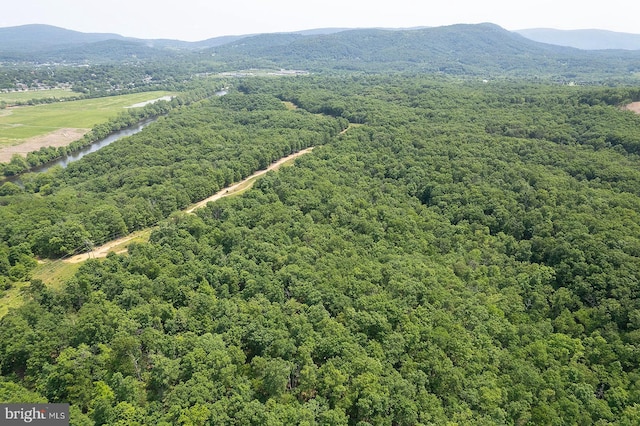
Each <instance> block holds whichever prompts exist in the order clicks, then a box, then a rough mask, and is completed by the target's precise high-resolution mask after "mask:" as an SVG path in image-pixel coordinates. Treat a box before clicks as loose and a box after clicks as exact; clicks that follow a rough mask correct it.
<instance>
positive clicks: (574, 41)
mask: <svg viewBox="0 0 640 426" xmlns="http://www.w3.org/2000/svg"><path fill="white" fill-rule="evenodd" d="M514 32H516V33H518V34H520V35H522V36H524V37H526V38H528V39H530V40H533V41H537V42H540V43H547V44H553V45H557V46H568V47H574V48H576V49H582V50H640V34H632V33H622V32H616V31H608V30H599V29H580V30H558V29H555V28H528V29H523V30H516V31H514Z"/></svg>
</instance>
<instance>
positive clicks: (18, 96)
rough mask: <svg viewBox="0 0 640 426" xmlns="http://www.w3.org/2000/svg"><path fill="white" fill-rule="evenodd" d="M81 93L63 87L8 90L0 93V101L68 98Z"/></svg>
mask: <svg viewBox="0 0 640 426" xmlns="http://www.w3.org/2000/svg"><path fill="white" fill-rule="evenodd" d="M79 95H81V93H76V92H72V91H71V90H65V89H51V90H27V91H23V92H9V93H0V102H2V101H4V102H6V103H7V104H12V103H15V102H26V101H30V100H31V99H48V98H58V99H62V98H70V97H74V96H79Z"/></svg>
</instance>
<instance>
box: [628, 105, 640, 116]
mask: <svg viewBox="0 0 640 426" xmlns="http://www.w3.org/2000/svg"><path fill="white" fill-rule="evenodd" d="M624 109H626V110H629V111H633V112H635V113H636V114H640V102H631V103H630V104H629V105H625V107H624Z"/></svg>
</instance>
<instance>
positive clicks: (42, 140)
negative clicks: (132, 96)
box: [0, 127, 91, 163]
mask: <svg viewBox="0 0 640 426" xmlns="http://www.w3.org/2000/svg"><path fill="white" fill-rule="evenodd" d="M90 130H91V129H77V128H72V127H66V128H62V129H58V130H55V131H53V132H51V133H47V134H45V135H39V136H34V137H32V138H29V139H27V140H25V141H24V142H22V143H19V144H17V145H12V146H5V147H2V148H0V163H8V162H9V161H11V157H13V156H14V155H15V154H18V155H20V156H22V157H25V158H26V157H27V154H28V153H30V152H34V151H38V150H39V149H40V148H43V147H48V146H50V147H54V148H59V147H61V146H68V145H70V144H71V142H74V141H76V140H78V139H80V138H82V137H83V136H84V135H86V134H87V133H88V132H89V131H90Z"/></svg>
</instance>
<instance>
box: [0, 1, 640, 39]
mask: <svg viewBox="0 0 640 426" xmlns="http://www.w3.org/2000/svg"><path fill="white" fill-rule="evenodd" d="M7 3H8V4H5V5H3V7H2V12H1V13H0V27H9V26H16V25H24V24H35V23H37V24H50V25H56V26H59V27H63V28H68V29H72V30H77V31H83V32H110V33H117V34H120V35H124V36H129V37H139V38H172V39H179V40H187V41H197V40H204V39H207V38H211V37H217V36H222V35H232V34H253V33H265V32H286V31H297V30H303V29H311V28H327V27H348V28H361V27H392V28H406V27H415V26H440V25H450V24H456V23H479V22H492V23H494V24H498V25H500V26H502V27H504V28H506V29H508V30H517V29H525V28H540V27H544V28H558V29H590V28H597V29H605V30H611V31H619V32H628V33H636V34H640V23H639V22H640V21H638V16H640V1H636V0H607V1H599V2H594V1H585V0H580V1H578V0H511V1H507V0H486V1H474V0H439V1H432V0H423V1H419V0H394V1H378V0H307V1H305V0H297V1H296V0H225V1H218V0H169V1H167V0H165V1H163V0H160V1H158V0H153V1H151V0H101V1H96V0H19V1H11V2H7Z"/></svg>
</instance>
